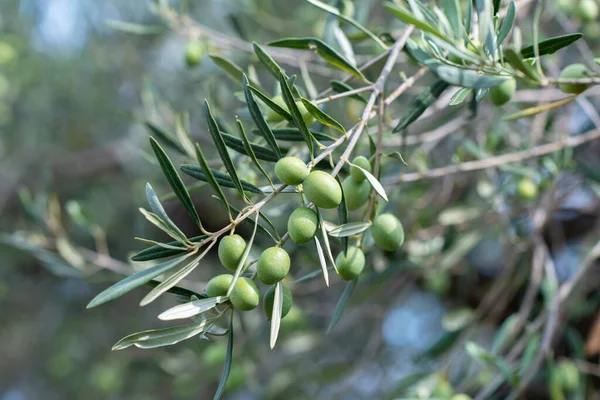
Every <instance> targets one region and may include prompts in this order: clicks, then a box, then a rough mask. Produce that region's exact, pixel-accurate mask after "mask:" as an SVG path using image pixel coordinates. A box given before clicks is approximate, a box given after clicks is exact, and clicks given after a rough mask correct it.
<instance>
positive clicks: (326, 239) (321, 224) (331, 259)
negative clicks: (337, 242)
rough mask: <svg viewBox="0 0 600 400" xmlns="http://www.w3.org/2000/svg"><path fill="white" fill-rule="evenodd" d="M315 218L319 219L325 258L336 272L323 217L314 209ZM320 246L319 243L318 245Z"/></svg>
mask: <svg viewBox="0 0 600 400" xmlns="http://www.w3.org/2000/svg"><path fill="white" fill-rule="evenodd" d="M316 210H317V216H318V217H319V226H320V227H321V237H323V245H324V246H325V253H326V254H327V257H329V262H330V263H331V265H333V268H334V269H335V270H336V271H337V266H336V265H335V258H333V253H332V252H331V245H330V244H329V236H327V230H326V229H325V221H324V220H323V216H322V215H321V212H320V211H319V208H318V207H316ZM319 244H320V243H319ZM325 283H326V284H327V286H329V280H327V282H325Z"/></svg>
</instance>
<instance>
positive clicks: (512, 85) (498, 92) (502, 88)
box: [488, 78, 517, 106]
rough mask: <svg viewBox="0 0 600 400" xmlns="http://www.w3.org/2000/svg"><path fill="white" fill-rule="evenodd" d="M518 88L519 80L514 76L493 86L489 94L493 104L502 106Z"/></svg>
mask: <svg viewBox="0 0 600 400" xmlns="http://www.w3.org/2000/svg"><path fill="white" fill-rule="evenodd" d="M516 90H517V81H516V80H515V79H514V78H508V79H506V80H505V81H504V82H502V83H501V84H499V85H498V86H494V87H491V88H490V90H489V91H488V96H489V97H490V100H491V101H492V104H494V105H496V106H501V105H503V104H506V103H508V101H509V100H510V99H511V97H512V96H513V94H515V91H516Z"/></svg>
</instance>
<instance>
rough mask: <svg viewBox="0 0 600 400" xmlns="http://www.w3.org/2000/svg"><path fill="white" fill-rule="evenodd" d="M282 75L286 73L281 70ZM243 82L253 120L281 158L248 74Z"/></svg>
mask: <svg viewBox="0 0 600 400" xmlns="http://www.w3.org/2000/svg"><path fill="white" fill-rule="evenodd" d="M281 75H284V73H283V72H281ZM243 84H244V96H245V98H246V104H247V106H248V111H250V116H251V117H252V120H253V121H254V123H255V124H256V127H257V128H258V130H259V131H260V133H261V136H262V137H263V138H265V140H266V141H267V144H268V145H269V147H270V148H271V149H272V150H273V151H274V152H275V156H276V157H277V160H278V159H279V158H281V151H280V150H279V146H277V141H276V140H275V136H273V132H271V128H270V127H269V125H268V124H267V121H265V118H264V117H263V115H262V112H261V111H260V108H259V107H258V104H257V103H256V100H254V95H253V94H252V90H251V89H250V87H249V84H248V78H246V75H243ZM277 160H275V161H277Z"/></svg>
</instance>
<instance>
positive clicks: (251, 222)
mask: <svg viewBox="0 0 600 400" xmlns="http://www.w3.org/2000/svg"><path fill="white" fill-rule="evenodd" d="M214 197H215V198H216V199H217V200H219V201H220V202H221V203H222V201H221V199H219V198H218V197H217V196H214ZM230 208H231V209H232V210H233V212H235V213H238V214H239V213H240V210H238V209H237V208H235V207H234V206H231V205H230ZM259 215H260V217H261V218H262V219H263V220H265V222H266V223H267V224H268V225H269V226H270V227H271V229H272V230H273V232H274V233H275V235H276V236H277V237H278V239H276V238H275V236H273V234H272V233H271V232H269V230H268V229H267V228H265V227H264V226H263V225H262V224H261V223H260V221H259V223H258V230H259V231H260V232H262V233H264V234H265V235H267V236H268V237H270V238H271V239H273V240H274V241H275V242H279V240H280V239H281V236H280V235H279V232H277V229H275V225H273V222H271V220H270V219H269V218H267V216H266V215H265V214H263V213H262V212H260V211H259ZM255 223H256V221H255V220H254V219H252V217H248V218H245V219H244V220H242V221H241V222H240V224H247V225H252V226H254V224H255Z"/></svg>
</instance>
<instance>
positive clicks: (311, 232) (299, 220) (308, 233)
mask: <svg viewBox="0 0 600 400" xmlns="http://www.w3.org/2000/svg"><path fill="white" fill-rule="evenodd" d="M318 227H319V218H318V217H317V213H316V212H315V211H314V210H312V209H310V208H308V207H300V208H297V209H295V210H294V212H293V213H292V215H290V218H289V219H288V224H287V229H288V232H289V233H290V237H291V238H292V240H293V241H294V243H297V244H303V243H308V242H310V241H311V240H312V238H314V237H315V235H316V233H317V228H318Z"/></svg>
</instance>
